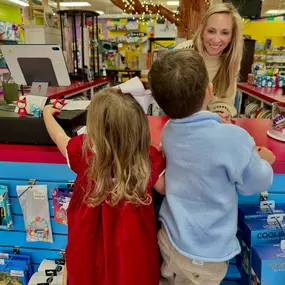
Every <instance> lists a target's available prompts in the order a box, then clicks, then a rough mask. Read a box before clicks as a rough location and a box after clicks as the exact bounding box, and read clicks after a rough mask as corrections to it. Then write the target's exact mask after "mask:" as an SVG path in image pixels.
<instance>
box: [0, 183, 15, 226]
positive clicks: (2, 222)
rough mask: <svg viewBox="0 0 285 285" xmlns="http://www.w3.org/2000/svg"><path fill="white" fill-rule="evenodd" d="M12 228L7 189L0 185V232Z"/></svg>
mask: <svg viewBox="0 0 285 285" xmlns="http://www.w3.org/2000/svg"><path fill="white" fill-rule="evenodd" d="M12 226H13V219H12V213H11V209H10V204H9V198H8V187H7V186H5V185H0V230H10V229H11V227H12Z"/></svg>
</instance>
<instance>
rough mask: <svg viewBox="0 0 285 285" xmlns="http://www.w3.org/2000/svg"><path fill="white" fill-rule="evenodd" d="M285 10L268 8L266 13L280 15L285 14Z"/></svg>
mask: <svg viewBox="0 0 285 285" xmlns="http://www.w3.org/2000/svg"><path fill="white" fill-rule="evenodd" d="M284 13H285V10H268V11H266V12H265V14H272V15H278V14H284Z"/></svg>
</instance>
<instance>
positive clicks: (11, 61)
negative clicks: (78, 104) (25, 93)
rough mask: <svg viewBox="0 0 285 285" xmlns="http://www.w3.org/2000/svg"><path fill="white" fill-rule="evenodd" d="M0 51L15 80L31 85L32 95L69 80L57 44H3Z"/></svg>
mask: <svg viewBox="0 0 285 285" xmlns="http://www.w3.org/2000/svg"><path fill="white" fill-rule="evenodd" d="M1 51H2V54H3V56H4V58H5V61H6V64H7V67H8V69H9V71H10V73H11V76H12V78H13V80H14V81H15V83H17V84H19V85H26V86H32V90H31V94H33V95H41V96H44V95H46V91H47V87H48V86H69V85H70V84H71V82H70V78H69V74H68V70H67V66H66V62H65V59H64V56H63V52H62V49H61V47H60V46H58V45H3V46H1Z"/></svg>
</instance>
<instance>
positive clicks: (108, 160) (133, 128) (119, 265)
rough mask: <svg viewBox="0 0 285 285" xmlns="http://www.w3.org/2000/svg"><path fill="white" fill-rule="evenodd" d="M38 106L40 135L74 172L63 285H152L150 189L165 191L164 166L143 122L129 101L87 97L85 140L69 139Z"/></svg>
mask: <svg viewBox="0 0 285 285" xmlns="http://www.w3.org/2000/svg"><path fill="white" fill-rule="evenodd" d="M56 112H59V111H58V110H56V109H53V108H52V107H51V106H46V107H45V108H44V112H43V115H44V121H45V124H46V127H47V130H48V132H49V134H50V136H51V138H52V139H53V141H54V142H55V143H56V145H57V146H58V148H59V150H60V151H61V153H62V154H63V155H64V156H66V158H67V160H68V161H69V165H70V167H71V169H72V170H73V171H74V172H75V173H76V174H77V178H76V181H75V185H74V191H73V196H72V198H71V201H70V204H69V208H68V213H67V216H68V245H67V248H66V263H67V270H68V272H67V279H68V284H69V285H79V284H82V285H94V284H99V285H134V284H136V285H158V283H159V277H160V270H159V251H158V245H157V239H156V220H155V214H154V207H153V203H152V192H151V188H152V187H154V188H155V189H156V190H157V191H159V192H160V193H161V194H163V193H164V176H163V172H164V169H165V162H164V159H163V157H162V156H161V154H160V153H159V152H158V150H156V149H155V148H154V147H152V146H150V132H149V128H148V120H147V117H146V116H145V114H144V111H143V109H142V108H141V106H140V105H139V104H138V103H137V101H136V100H135V99H134V98H133V97H132V96H131V95H123V94H122V93H119V91H118V90H116V89H112V88H109V89H105V90H103V91H101V92H99V93H98V94H96V96H94V97H93V99H92V101H91V104H90V106H89V109H88V114H87V135H80V136H77V137H73V138H69V137H68V136H67V135H66V134H65V132H64V130H63V129H62V128H61V127H60V126H59V125H58V123H57V122H56V120H55V119H54V114H55V113H56Z"/></svg>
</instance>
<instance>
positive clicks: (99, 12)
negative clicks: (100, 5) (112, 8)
mask: <svg viewBox="0 0 285 285" xmlns="http://www.w3.org/2000/svg"><path fill="white" fill-rule="evenodd" d="M95 12H96V13H98V14H99V15H103V14H105V12H103V11H95Z"/></svg>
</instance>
